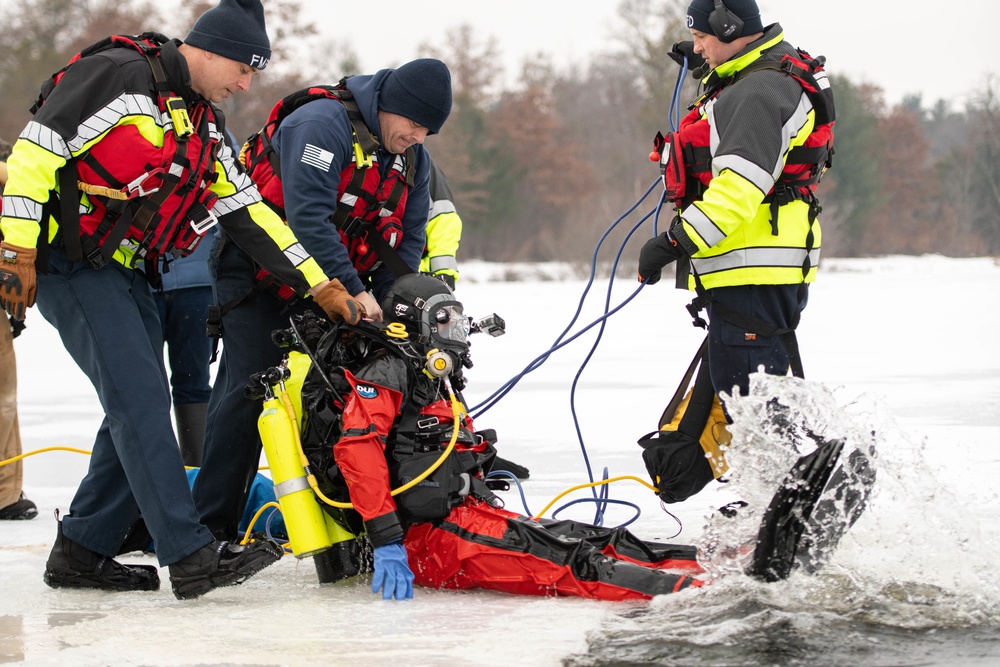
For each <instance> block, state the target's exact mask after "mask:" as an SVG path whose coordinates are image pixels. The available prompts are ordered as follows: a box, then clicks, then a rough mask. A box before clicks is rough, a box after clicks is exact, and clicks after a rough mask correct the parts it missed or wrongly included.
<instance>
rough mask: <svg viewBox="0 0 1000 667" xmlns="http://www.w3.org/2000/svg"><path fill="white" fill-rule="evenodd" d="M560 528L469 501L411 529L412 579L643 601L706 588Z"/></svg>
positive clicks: (451, 585)
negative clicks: (610, 553)
mask: <svg viewBox="0 0 1000 667" xmlns="http://www.w3.org/2000/svg"><path fill="white" fill-rule="evenodd" d="M556 523H557V524H559V523H565V522H556ZM577 525H578V526H582V525H584V524H577ZM590 528H594V527H592V526H591V527H590ZM597 530H598V531H600V530H602V529H597ZM561 532H563V533H566V534H560V530H554V529H550V528H548V527H546V526H544V525H542V524H540V523H539V522H537V521H534V520H532V519H529V518H528V517H525V516H521V515H519V514H514V513H513V512H508V511H506V510H502V509H496V508H493V507H490V506H489V505H486V504H485V503H481V502H479V501H477V500H473V499H469V500H466V501H465V502H464V503H462V504H461V505H459V506H458V507H456V508H455V509H453V510H452V511H451V513H450V514H449V515H448V516H447V517H446V518H445V519H444V520H443V521H441V522H440V523H438V524H436V525H435V524H430V523H423V524H418V525H416V526H412V527H411V528H410V529H409V530H408V531H407V534H406V539H405V541H404V543H405V544H406V550H407V552H408V554H409V560H410V568H411V569H412V570H413V573H414V575H415V576H416V580H415V582H414V583H416V584H417V585H419V586H426V587H430V588H451V589H468V588H486V589H489V590H494V591H501V592H506V593H519V594H523V595H575V596H579V597H585V598H594V599H599V600H643V599H649V598H651V597H653V596H654V595H659V594H661V593H673V592H676V591H679V590H681V589H684V588H687V587H689V586H701V585H702V582H701V581H699V580H697V579H692V578H691V577H689V576H686V575H681V574H673V573H670V572H665V571H663V570H659V569H654V568H653V567H652V566H653V565H654V564H653V563H649V562H647V563H643V564H642V565H640V564H637V563H634V562H628V561H625V560H620V559H617V558H613V557H611V556H608V555H606V554H604V553H602V552H601V551H600V549H599V548H598V547H597V546H595V545H594V544H592V543H591V542H590V541H588V539H583V538H580V537H576V536H573V535H574V533H575V532H576V531H573V530H568V529H567V527H566V526H565V525H563V526H562V529H561ZM589 537H592V536H589Z"/></svg>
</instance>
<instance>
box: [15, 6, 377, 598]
mask: <svg viewBox="0 0 1000 667" xmlns="http://www.w3.org/2000/svg"><path fill="white" fill-rule="evenodd" d="M270 55H271V51H270V46H269V42H268V38H267V32H266V30H265V26H264V9H263V5H262V4H261V2H260V0H221V2H220V4H219V5H218V6H217V7H214V8H213V9H210V10H209V11H207V12H206V13H205V14H204V15H202V16H201V17H200V18H199V19H198V21H197V22H196V23H195V26H194V29H192V30H191V33H190V34H189V35H188V37H187V39H186V40H185V41H184V42H181V41H180V40H173V39H167V38H165V37H163V36H162V35H160V34H158V33H155V32H145V33H143V34H142V35H138V36H130V35H115V36H113V38H108V39H105V40H102V41H100V42H98V43H96V44H94V45H92V46H91V47H89V48H87V49H85V50H84V51H82V52H81V53H80V54H79V57H75V58H73V59H72V60H71V61H70V63H69V64H68V65H67V66H66V67H65V68H63V69H62V70H60V71H59V72H57V73H56V74H54V75H53V76H52V77H51V78H50V79H49V80H48V81H46V82H45V83H44V84H43V86H42V90H41V94H40V97H39V101H38V103H37V104H36V107H35V109H34V110H33V111H34V116H33V117H32V119H31V121H30V122H29V123H28V125H27V126H26V127H25V129H24V130H23V132H22V133H21V136H20V138H19V139H18V141H17V142H16V143H15V144H14V147H13V151H12V154H11V156H10V159H9V161H8V163H7V166H8V171H9V174H8V176H9V178H8V180H7V183H6V186H5V189H4V193H3V195H4V206H3V215H2V217H0V239H2V240H0V308H2V309H3V311H6V313H7V314H9V315H10V316H11V317H13V318H14V319H15V320H19V321H23V320H24V319H25V318H26V317H27V316H28V315H29V313H34V312H40V315H41V316H42V317H44V318H45V319H46V320H47V321H48V322H49V323H50V324H51V325H52V326H53V327H54V328H55V329H56V330H57V331H58V332H59V334H60V339H61V340H62V341H63V344H64V345H65V347H66V350H67V352H68V353H69V354H70V355H71V356H72V357H73V360H74V361H75V362H76V363H77V365H78V366H79V367H80V369H81V370H82V371H83V372H84V373H85V374H86V375H87V376H88V378H90V379H91V381H92V383H93V385H94V388H95V391H96V393H97V394H98V398H99V399H100V403H101V406H102V408H103V411H104V413H105V419H104V422H103V424H102V425H101V427H100V428H99V429H98V431H97V435H96V437H95V440H94V445H93V449H92V453H91V457H90V471H89V472H88V474H87V475H86V477H84V479H83V480H82V481H81V483H80V486H79V488H78V490H77V492H76V494H75V496H74V497H73V500H72V502H71V503H70V505H69V511H68V512H67V513H66V514H64V515H63V517H62V520H61V521H59V522H58V528H57V534H56V540H55V544H54V546H53V547H52V550H51V552H50V554H49V558H48V561H47V562H46V566H45V572H44V574H43V580H44V581H45V583H46V584H47V585H49V586H51V587H52V588H91V589H99V590H106V591H120V592H126V591H128V592H133V591H155V590H157V589H158V588H159V586H160V578H159V571H158V568H157V567H155V566H152V565H146V564H140V565H126V564H122V563H119V562H118V561H117V560H116V559H115V556H116V555H118V554H119V553H122V552H123V550H124V551H128V550H129V549H128V546H129V545H131V544H132V543H133V542H131V541H130V540H129V537H130V535H131V536H134V535H135V534H136V531H138V530H139V528H140V527H143V529H146V530H148V538H151V539H152V540H153V541H155V543H156V556H157V559H158V560H159V563H160V565H162V566H165V567H167V568H168V571H169V573H170V582H171V587H172V589H173V593H174V595H175V596H176V597H177V598H179V599H190V598H195V597H199V596H200V595H203V594H205V593H208V592H209V591H211V590H213V589H215V588H218V587H220V586H229V585H235V584H239V583H241V582H243V581H245V580H246V579H247V578H249V577H251V576H253V575H254V574H255V573H256V572H258V571H259V570H261V569H263V568H264V567H266V566H268V565H270V564H271V563H273V562H275V561H276V560H278V559H279V558H280V557H281V554H282V551H281V549H280V548H278V546H277V545H275V544H273V543H271V542H269V541H267V540H255V541H252V542H249V543H247V544H245V545H238V544H236V543H235V542H227V541H221V540H216V539H215V538H214V537H213V535H212V533H211V531H210V530H209V529H208V528H207V527H206V526H205V525H203V524H202V523H201V522H200V521H199V519H198V513H197V510H196V508H195V504H194V502H193V500H192V498H191V494H190V490H189V487H188V482H187V476H186V475H185V473H184V467H183V463H182V460H181V455H180V451H179V449H178V445H177V440H176V438H175V437H174V432H173V428H172V425H171V419H170V395H169V388H168V387H169V385H168V382H167V377H166V372H165V369H164V364H163V352H162V350H163V340H162V336H161V334H160V330H161V329H160V322H159V318H158V316H157V307H156V304H155V302H154V299H153V293H152V289H153V288H158V287H159V286H160V284H161V283H160V281H159V275H158V267H159V266H161V258H162V257H164V256H169V257H174V256H187V255H190V254H191V253H192V252H194V250H195V249H196V248H197V246H198V245H199V244H200V243H202V242H203V241H205V240H209V242H211V241H210V239H211V238H212V237H213V236H214V233H213V234H212V235H208V234H206V233H207V232H208V230H209V229H211V228H212V227H213V226H215V225H216V224H217V225H218V226H219V228H221V230H222V231H223V232H224V236H225V237H226V238H228V239H230V242H231V243H234V244H239V245H240V246H241V247H243V248H245V249H246V251H247V252H248V253H250V255H252V256H253V258H254V261H256V262H258V263H259V264H260V265H261V266H262V267H264V268H265V269H266V270H267V271H269V272H270V273H271V274H272V275H276V276H281V277H282V279H283V280H284V281H285V282H286V284H288V285H290V286H291V287H292V290H293V291H294V292H296V293H298V294H300V295H302V296H303V297H304V296H306V295H307V294H308V295H312V296H315V297H316V299H317V300H318V301H319V302H320V303H321V304H326V305H325V306H323V308H324V312H326V313H327V314H328V315H329V316H330V317H342V316H343V315H344V313H345V312H347V314H350V313H349V312H348V311H342V310H339V309H338V308H340V306H345V305H347V304H348V303H353V301H350V300H349V296H347V297H346V298H341V299H337V298H334V299H332V300H330V299H327V297H328V296H329V295H331V294H332V292H334V291H337V290H338V289H339V291H340V292H341V293H343V294H344V295H345V296H346V292H344V290H343V287H342V286H340V284H339V283H336V282H335V281H330V280H328V279H327V277H326V275H325V274H324V273H323V271H322V270H321V269H320V268H319V266H318V265H317V264H316V262H315V260H314V259H313V258H311V257H310V256H309V255H308V253H306V252H305V251H304V250H303V249H302V246H301V245H300V243H299V242H298V240H297V239H296V238H295V236H294V234H293V233H292V232H291V230H289V228H288V227H287V226H286V225H285V224H283V222H282V221H281V220H280V219H279V218H278V216H277V215H276V214H275V213H274V212H273V211H272V210H271V209H269V208H268V207H267V206H266V205H265V204H263V203H262V202H261V200H260V195H259V193H258V192H257V189H256V187H255V185H254V183H253V181H252V180H251V179H250V178H249V177H248V176H247V175H246V174H245V173H243V171H242V170H241V169H240V168H239V167H238V166H237V164H236V159H237V157H236V154H235V152H234V150H233V147H232V146H231V145H230V144H229V143H228V142H226V141H224V140H223V137H224V136H225V124H224V117H223V115H222V112H221V111H220V110H219V109H218V108H217V107H216V106H215V105H214V103H215V102H218V101H220V100H222V99H224V98H226V97H229V96H230V95H233V94H235V93H238V92H241V91H245V90H247V89H248V88H249V87H250V80H251V78H252V77H253V75H254V73H255V72H257V71H258V70H260V69H263V68H264V67H265V66H266V65H267V61H268V59H269V58H270ZM56 187H58V189H59V191H60V197H61V200H62V201H61V205H60V203H59V202H58V201H55V200H51V196H50V193H51V192H53V191H54V188H56ZM206 237H207V238H206ZM36 300H37V306H38V308H37V311H36V310H33V307H34V306H35V303H36ZM334 304H336V305H334ZM327 307H329V310H327ZM357 312H358V308H357V307H355V308H354V313H355V316H356V314H357ZM3 326H6V322H4V324H3ZM6 498H7V496H6V492H4V494H3V495H2V496H0V499H2V500H4V501H5V502H6ZM137 517H140V518H141V519H142V521H141V522H140V523H136V518H137ZM142 542H143V545H148V544H149V543H150V539H145V540H143V541H142Z"/></svg>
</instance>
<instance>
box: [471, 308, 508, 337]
mask: <svg viewBox="0 0 1000 667" xmlns="http://www.w3.org/2000/svg"><path fill="white" fill-rule="evenodd" d="M470 331H472V333H488V334H489V335H491V336H493V337H494V338H495V337H497V336H502V335H504V334H505V333H507V323H506V322H504V321H503V318H502V317H500V316H499V315H497V314H496V313H493V314H492V315H487V316H486V317H483V318H481V319H479V320H477V321H474V322H472V325H471V327H470Z"/></svg>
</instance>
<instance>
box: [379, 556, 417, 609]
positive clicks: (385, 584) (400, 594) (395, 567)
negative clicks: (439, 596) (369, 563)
mask: <svg viewBox="0 0 1000 667" xmlns="http://www.w3.org/2000/svg"><path fill="white" fill-rule="evenodd" d="M380 589H381V591H382V599H383V600H391V599H393V598H396V599H397V600H411V599H413V572H412V571H411V570H410V564H409V563H408V562H407V559H406V547H404V546H403V543H402V542H392V543H390V544H383V545H382V546H380V547H375V574H374V575H373V576H372V593H378V592H379V590H380Z"/></svg>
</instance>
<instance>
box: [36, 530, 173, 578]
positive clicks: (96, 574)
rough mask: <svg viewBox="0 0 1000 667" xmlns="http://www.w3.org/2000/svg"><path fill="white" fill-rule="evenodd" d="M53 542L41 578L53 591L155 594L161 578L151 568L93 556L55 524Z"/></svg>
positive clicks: (99, 555) (95, 554)
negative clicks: (56, 528) (83, 590)
mask: <svg viewBox="0 0 1000 667" xmlns="http://www.w3.org/2000/svg"><path fill="white" fill-rule="evenodd" d="M56 525H57V526H58V531H59V532H58V533H57V535H56V543H55V545H54V546H53V547H52V552H51V553H50V554H49V560H48V562H47V563H46V564H45V574H44V575H43V576H42V579H43V580H44V581H45V583H46V584H48V585H49V586H51V587H52V588H96V589H99V590H103V591H155V590H157V589H159V588H160V575H159V573H158V572H157V568H156V567H154V566H153V565H122V564H121V563H119V562H118V561H116V560H115V559H114V558H109V557H108V556H102V555H101V554H98V553H94V552H93V551H91V550H90V549H87V548H86V547H84V546H81V545H79V544H77V543H76V542H74V541H73V540H71V539H69V538H68V537H66V536H65V535H63V530H62V521H57V522H56Z"/></svg>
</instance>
